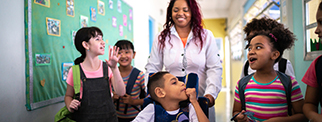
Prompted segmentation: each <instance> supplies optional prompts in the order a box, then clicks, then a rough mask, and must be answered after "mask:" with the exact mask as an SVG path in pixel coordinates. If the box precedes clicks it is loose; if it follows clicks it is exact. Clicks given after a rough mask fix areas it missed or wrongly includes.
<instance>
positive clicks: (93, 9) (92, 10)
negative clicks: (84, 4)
mask: <svg viewBox="0 0 322 122" xmlns="http://www.w3.org/2000/svg"><path fill="white" fill-rule="evenodd" d="M89 11H90V15H91V21H93V22H96V8H94V7H90V8H89Z"/></svg>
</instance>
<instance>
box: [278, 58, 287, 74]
mask: <svg viewBox="0 0 322 122" xmlns="http://www.w3.org/2000/svg"><path fill="white" fill-rule="evenodd" d="M286 65H287V59H285V58H281V60H280V61H279V62H278V71H280V72H282V73H285V71H286Z"/></svg>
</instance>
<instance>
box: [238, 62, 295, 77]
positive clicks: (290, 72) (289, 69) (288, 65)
mask: <svg viewBox="0 0 322 122" xmlns="http://www.w3.org/2000/svg"><path fill="white" fill-rule="evenodd" d="M286 60H287V63H286V69H285V74H287V75H289V76H292V77H293V78H295V75H294V69H293V66H292V63H291V61H290V60H288V59H286ZM246 62H247V60H246V61H245V63H244V66H243V70H242V73H241V74H240V78H243V77H244V76H245V75H244V68H245V64H246ZM273 68H274V70H276V71H279V70H278V62H276V63H275V64H274V67H273ZM254 72H256V70H253V69H252V68H250V66H248V74H252V73H254Z"/></svg>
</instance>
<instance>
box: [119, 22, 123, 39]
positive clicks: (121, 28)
mask: <svg viewBox="0 0 322 122" xmlns="http://www.w3.org/2000/svg"><path fill="white" fill-rule="evenodd" d="M119 33H120V36H123V26H122V25H120V26H119Z"/></svg>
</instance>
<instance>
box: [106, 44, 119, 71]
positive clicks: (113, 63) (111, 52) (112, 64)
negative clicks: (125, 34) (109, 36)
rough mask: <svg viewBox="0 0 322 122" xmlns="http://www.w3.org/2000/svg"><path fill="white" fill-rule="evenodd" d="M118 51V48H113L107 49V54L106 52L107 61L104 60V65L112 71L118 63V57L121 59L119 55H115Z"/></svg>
mask: <svg viewBox="0 0 322 122" xmlns="http://www.w3.org/2000/svg"><path fill="white" fill-rule="evenodd" d="M119 49H120V48H118V47H116V46H113V49H111V48H109V52H108V55H109V59H108V60H106V59H105V61H106V64H107V65H108V66H109V67H111V68H112V69H113V68H116V67H117V62H118V61H119V59H120V57H121V55H119V56H118V57H117V54H118V52H119Z"/></svg>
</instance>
